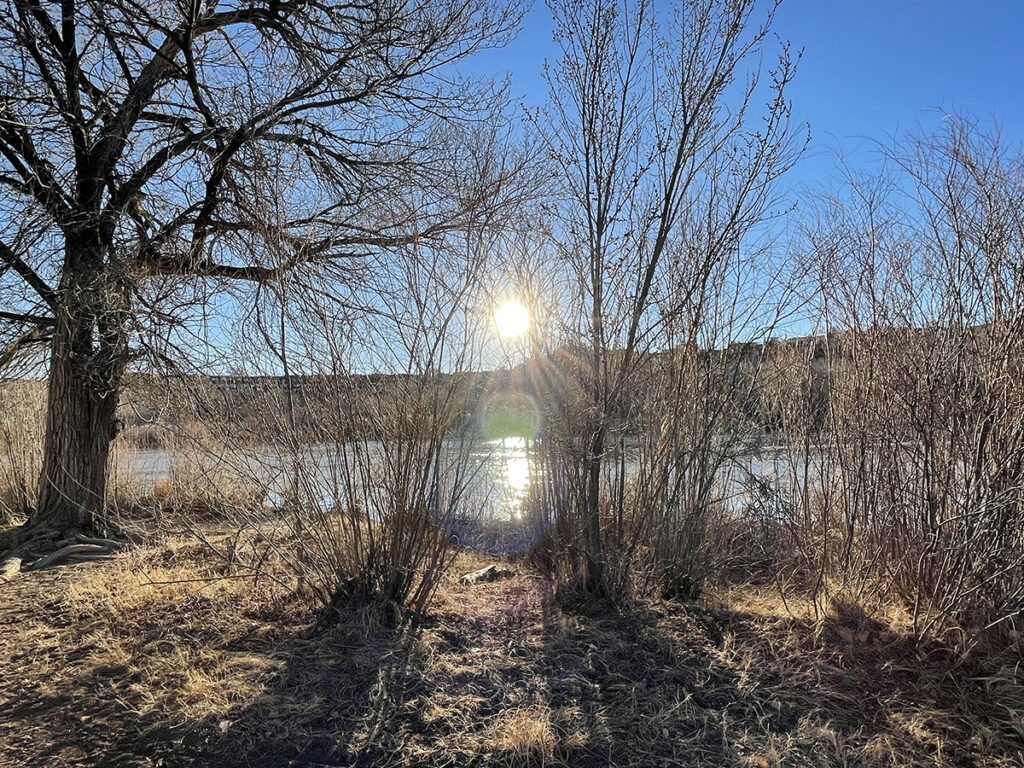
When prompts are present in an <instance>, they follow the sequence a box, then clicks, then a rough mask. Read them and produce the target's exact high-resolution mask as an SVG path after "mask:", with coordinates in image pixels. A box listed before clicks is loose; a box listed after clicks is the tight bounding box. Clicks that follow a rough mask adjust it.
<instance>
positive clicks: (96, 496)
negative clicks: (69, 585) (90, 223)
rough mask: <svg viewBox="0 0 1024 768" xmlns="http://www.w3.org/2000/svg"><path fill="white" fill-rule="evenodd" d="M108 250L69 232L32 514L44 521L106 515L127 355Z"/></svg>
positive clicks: (121, 301) (66, 523) (87, 523)
mask: <svg viewBox="0 0 1024 768" xmlns="http://www.w3.org/2000/svg"><path fill="white" fill-rule="evenodd" d="M83 240H84V242H82V241H83ZM89 240H92V243H90V242H89ZM103 256H104V253H103V247H102V245H100V244H99V242H98V241H97V240H96V239H94V238H87V237H84V238H82V239H81V240H79V239H78V238H72V237H70V236H69V238H68V244H67V246H66V252H65V271H64V275H63V278H62V280H61V286H60V289H59V290H58V312H57V327H56V328H55V330H54V336H53V343H52V348H51V357H50V377H49V389H48V393H47V415H46V435H45V442H44V449H43V467H42V473H41V475H40V480H39V505H38V507H37V509H36V512H35V514H34V515H33V516H32V518H31V519H30V521H29V524H30V525H32V526H36V527H40V528H49V529H53V530H55V531H67V530H78V531H88V530H95V529H96V522H97V520H98V519H100V518H101V517H102V514H103V505H104V498H105V494H106V481H107V463H108V460H109V457H110V446H111V443H112V441H113V439H114V437H115V435H116V425H117V420H116V412H117V404H118V392H119V389H120V384H121V378H122V374H123V372H124V368H125V364H126V360H127V355H126V348H127V332H126V322H125V321H126V316H127V314H126V293H125V292H124V291H123V289H122V288H121V287H120V285H119V281H118V280H116V279H112V277H111V274H110V271H111V270H110V267H109V266H108V265H106V264H105V263H104V259H103Z"/></svg>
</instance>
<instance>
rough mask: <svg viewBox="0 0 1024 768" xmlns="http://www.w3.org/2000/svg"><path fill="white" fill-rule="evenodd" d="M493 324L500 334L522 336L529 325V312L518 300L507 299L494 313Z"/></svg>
mask: <svg viewBox="0 0 1024 768" xmlns="http://www.w3.org/2000/svg"><path fill="white" fill-rule="evenodd" d="M494 324H495V325H496V326H498V333H500V334H501V335H502V336H509V337H513V336H522V335H523V334H524V333H526V331H527V329H529V327H530V313H529V312H528V311H527V310H526V307H524V306H523V304H522V302H519V301H507V302H505V303H504V304H502V305H501V306H500V307H498V310H497V311H496V312H495V313H494Z"/></svg>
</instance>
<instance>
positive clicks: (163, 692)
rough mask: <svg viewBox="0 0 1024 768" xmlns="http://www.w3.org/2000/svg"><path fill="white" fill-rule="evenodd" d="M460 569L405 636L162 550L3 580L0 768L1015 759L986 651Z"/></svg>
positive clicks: (806, 611) (1008, 709)
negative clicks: (634, 600) (593, 598)
mask: <svg viewBox="0 0 1024 768" xmlns="http://www.w3.org/2000/svg"><path fill="white" fill-rule="evenodd" d="M480 564H481V562H480V561H479V559H477V558H474V557H470V556H468V555H465V554H463V555H460V560H459V562H457V564H456V568H455V569H454V573H453V575H452V576H451V577H448V578H447V579H446V582H445V584H444V585H443V588H442V591H441V593H440V595H439V596H438V600H437V603H436V605H435V610H434V612H433V614H432V615H431V616H430V617H426V618H425V619H423V620H422V622H421V623H420V626H419V629H418V630H417V631H416V632H415V633H414V634H413V635H411V636H409V635H407V634H404V633H402V632H399V631H397V630H395V629H390V628H388V627H387V626H385V625H384V624H382V623H380V622H379V621H377V620H376V619H375V617H374V615H372V614H369V613H366V614H360V613H358V612H357V611H355V610H354V609H344V614H343V615H337V614H329V615H326V616H325V615H317V613H316V611H315V609H314V606H313V605H312V603H311V601H309V600H304V599H302V598H300V597H296V596H294V595H292V594H289V593H287V592H286V591H284V590H282V589H280V588H278V587H276V586H274V585H273V584H272V583H271V582H260V583H255V584H254V583H253V581H252V580H249V579H219V580H214V581H207V580H206V579H209V578H211V577H216V576H220V575H223V574H224V573H225V571H224V567H223V565H222V564H221V563H220V562H219V561H218V560H217V559H215V558H212V557H210V556H208V554H207V553H206V550H204V549H203V548H202V547H200V546H199V545H197V544H195V543H194V542H188V541H185V540H175V539H171V540H168V541H166V542H165V543H163V544H162V545H159V546H151V547H148V548H143V549H137V550H135V551H133V552H130V553H127V554H124V555H121V556H119V558H118V559H116V560H115V561H112V562H109V563H103V564H92V565H85V566H73V567H68V568H65V569H62V570H55V571H44V572H38V573H28V574H23V575H22V577H20V578H19V579H18V580H16V581H14V582H12V583H11V584H10V585H7V586H6V587H5V588H4V593H3V602H2V604H0V624H2V625H3V626H4V627H5V629H6V631H5V632H3V633H2V634H0V681H2V682H0V765H12V766H14V765H44V764H45V765H53V766H77V765H97V764H99V765H109V764H118V765H140V766H141V765H156V764H161V765H164V766H172V765H248V764H260V765H265V766H277V765H318V766H319V765H338V766H342V765H374V766H377V765H380V766H430V765H434V766H442V765H458V766H462V765H474V766H509V767H510V768H511V767H513V766H602V765H616V766H618V765H636V766H648V765H649V766H673V765H678V766H698V765H707V766H712V765H714V766H728V765H734V766H757V767H758V768H761V767H763V766H776V765H787V766H812V765H813V766H843V765H849V766H861V765H863V766H897V765H899V766H957V767H959V766H979V767H980V766H984V767H985V768H1003V766H1007V767H1009V766H1015V765H1019V764H1020V761H1021V759H1022V757H1024V679H1022V677H1024V676H1022V675H1021V674H1020V673H1019V672H1017V671H1016V670H1015V668H1014V667H1013V666H1012V665H1011V664H1010V663H1009V660H1010V656H1009V655H1007V656H1006V657H1005V658H1004V659H1001V660H1000V659H997V660H996V661H995V662H994V663H993V664H992V666H991V667H989V668H987V669H982V668H981V667H980V666H975V667H971V668H970V669H967V668H963V667H960V668H955V666H952V665H955V659H950V658H948V657H943V656H940V655H939V654H938V652H937V651H935V652H932V653H922V652H918V651H915V650H914V649H913V646H912V645H909V644H907V643H906V642H904V639H905V634H903V633H901V632H900V631H897V630H892V629H881V630H879V629H877V627H876V626H875V625H874V624H872V625H871V627H872V628H875V630H874V631H875V634H869V636H868V637H867V638H865V637H864V636H863V634H862V633H863V631H864V627H862V626H860V625H858V624H856V622H855V621H852V620H851V619H850V618H849V617H848V616H843V617H832V618H827V619H825V620H823V621H819V622H815V620H814V616H813V610H812V609H811V607H810V605H809V604H801V605H796V604H794V603H792V602H790V604H789V607H790V609H792V613H793V614H794V615H793V616H790V615H789V614H788V613H787V611H786V609H785V607H784V606H783V605H782V604H781V603H780V602H779V601H778V599H777V598H775V597H774V596H773V595H772V594H771V593H769V592H754V591H752V590H749V589H745V590H733V591H728V592H726V591H723V592H721V593H719V594H717V595H714V596H713V597H711V598H709V600H708V602H707V603H706V604H705V605H703V606H691V607H689V608H684V607H681V606H678V605H673V604H669V603H648V604H644V605H634V606H632V607H631V608H629V609H620V610H612V609H609V608H608V607H607V606H605V607H601V606H594V607H592V609H591V610H589V611H582V612H580V611H576V612H569V611H567V610H563V609H562V608H560V607H559V605H558V604H557V603H556V602H555V600H554V599H553V597H552V595H551V591H550V589H549V587H548V586H547V584H546V583H545V582H544V581H543V580H541V579H539V578H536V577H534V576H532V575H531V574H528V573H520V574H519V575H518V576H516V577H515V578H513V579H510V580H508V581H504V582H497V583H493V584H485V585H477V586H463V585H459V584H457V583H456V581H455V576H456V575H457V574H458V573H461V572H464V571H468V570H471V569H473V568H475V567H477V566H479V565H480ZM513 567H517V566H513ZM196 579H199V580H198V581H196ZM151 582H165V583H163V584H152V583H151ZM870 621H874V619H870ZM844 622H845V623H844ZM848 625H849V626H848ZM851 626H852V629H851ZM847 630H850V631H852V632H853V634H852V635H850V634H848V632H847ZM951 669H952V671H951Z"/></svg>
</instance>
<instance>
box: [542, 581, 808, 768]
mask: <svg viewBox="0 0 1024 768" xmlns="http://www.w3.org/2000/svg"><path fill="white" fill-rule="evenodd" d="M543 616H544V631H545V638H544V646H543V654H542V657H541V659H540V661H539V663H540V665H541V667H542V669H543V671H544V674H545V676H546V679H547V699H548V706H549V707H550V708H551V710H552V712H553V713H557V716H556V723H555V728H556V731H557V732H558V733H559V734H560V735H561V737H562V738H561V740H560V743H559V745H558V753H559V757H560V758H561V759H562V760H563V761H564V762H565V763H566V764H569V765H573V766H588V767H589V766H594V767H596V766H627V765H629V766H632V765H637V766H641V765H642V766H647V765H650V766H655V765H737V764H749V763H750V760H752V759H753V760H754V763H753V764H755V765H756V764H758V763H757V757H756V755H754V757H753V758H752V757H751V755H752V754H753V752H754V751H753V750H750V749H747V750H744V748H743V747H742V746H740V747H738V746H737V745H736V744H735V743H734V741H733V739H732V736H733V735H734V734H731V733H730V732H729V730H728V725H729V723H730V722H731V721H733V720H745V721H747V722H748V723H759V724H760V727H762V728H764V729H766V730H768V731H771V732H773V733H776V734H786V733H788V732H789V731H791V730H792V729H793V728H795V727H796V725H797V722H798V719H799V718H798V716H797V713H796V711H795V710H794V709H793V708H792V707H789V706H785V705H783V706H779V707H778V708H772V707H764V706H762V703H761V702H760V701H758V700H757V699H756V698H752V697H751V696H750V692H749V691H745V690H744V689H743V687H742V684H741V680H740V676H739V675H738V674H737V673H736V672H735V671H734V670H730V669H728V668H726V667H724V666H722V665H720V664H716V663H715V662H714V659H713V657H712V653H711V652H712V651H713V649H714V646H715V644H716V642H718V641H720V639H721V632H720V631H717V632H713V633H709V632H708V631H707V629H706V628H705V627H703V626H701V624H700V622H698V621H695V620H693V618H692V617H691V616H690V613H689V612H688V611H687V610H686V609H685V608H683V607H681V606H674V605H671V604H658V605H645V604H643V603H639V602H635V603H629V604H625V605H618V606H616V605H613V604H611V603H608V602H606V601H599V602H596V603H591V604H586V602H583V603H582V604H581V603H580V602H579V601H573V604H572V605H571V606H564V605H563V606H561V607H560V606H559V601H558V600H557V599H556V598H555V597H554V596H553V595H549V596H548V597H547V598H546V600H545V603H544V608H543ZM726 713H728V716H724V715H725V714H726Z"/></svg>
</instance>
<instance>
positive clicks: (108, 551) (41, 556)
mask: <svg viewBox="0 0 1024 768" xmlns="http://www.w3.org/2000/svg"><path fill="white" fill-rule="evenodd" d="M121 546H122V542H120V541H117V540H116V539H106V538H99V537H96V536H89V535H87V534H85V533H82V532H81V531H77V530H72V531H63V532H58V531H55V530H53V529H52V528H43V527H38V526H29V525H25V526H22V527H21V528H16V529H14V530H12V531H5V535H4V536H3V538H2V539H0V553H2V554H0V583H3V582H7V581H10V580H11V579H13V578H15V577H16V576H17V575H18V574H19V573H20V572H21V571H38V570H42V569H43V568H52V567H54V566H57V565H64V564H70V563H84V562H90V561H94V560H105V559H107V558H109V557H110V556H111V555H113V554H114V552H116V551H117V550H118V549H120V548H121Z"/></svg>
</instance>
